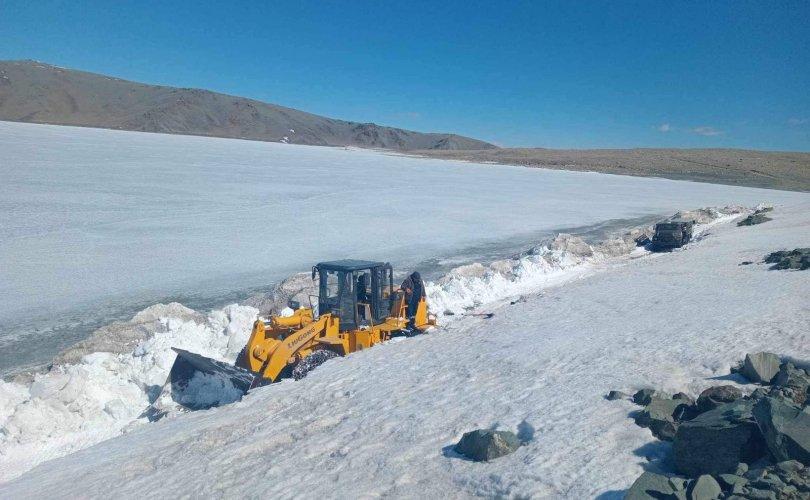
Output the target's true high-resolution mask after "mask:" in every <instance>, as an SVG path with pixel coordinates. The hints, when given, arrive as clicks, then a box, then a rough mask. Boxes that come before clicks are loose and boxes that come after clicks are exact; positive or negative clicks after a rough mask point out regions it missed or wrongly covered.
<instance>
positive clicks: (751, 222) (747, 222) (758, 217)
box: [737, 212, 773, 226]
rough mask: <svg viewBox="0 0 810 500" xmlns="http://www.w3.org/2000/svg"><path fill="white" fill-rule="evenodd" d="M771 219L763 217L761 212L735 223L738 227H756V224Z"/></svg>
mask: <svg viewBox="0 0 810 500" xmlns="http://www.w3.org/2000/svg"><path fill="white" fill-rule="evenodd" d="M770 220H773V219H771V218H770V217H767V216H765V214H764V213H762V212H755V213H753V214H751V215H749V216H748V217H746V218H745V219H743V220H741V221H740V222H738V223H737V225H738V226H756V225H757V224H762V223H763V222H768V221H770Z"/></svg>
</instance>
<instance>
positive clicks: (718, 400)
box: [697, 385, 742, 413]
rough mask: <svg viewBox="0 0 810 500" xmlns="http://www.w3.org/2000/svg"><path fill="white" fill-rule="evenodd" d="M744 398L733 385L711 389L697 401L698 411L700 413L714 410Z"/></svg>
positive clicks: (703, 393) (702, 393) (701, 394)
mask: <svg viewBox="0 0 810 500" xmlns="http://www.w3.org/2000/svg"><path fill="white" fill-rule="evenodd" d="M741 397H742V391H740V390H739V389H738V388H736V387H734V386H733V385H718V386H715V387H709V388H708V389H706V390H705V391H703V392H701V393H700V396H698V399H697V410H698V411H699V412H700V413H705V412H707V411H711V410H714V409H715V408H717V407H718V406H720V405H724V404H726V403H731V402H733V401H736V400H738V399H740V398H741Z"/></svg>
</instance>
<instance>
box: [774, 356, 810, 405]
mask: <svg viewBox="0 0 810 500" xmlns="http://www.w3.org/2000/svg"><path fill="white" fill-rule="evenodd" d="M771 383H772V384H773V385H774V386H777V387H784V388H787V389H791V393H792V394H791V398H790V399H792V400H793V402H794V403H796V404H798V405H803V404H805V403H806V402H807V400H808V392H810V375H808V373H807V372H806V371H805V370H802V369H801V368H796V367H795V366H793V363H789V362H788V363H782V366H780V367H779V373H777V374H776V376H775V377H774V378H773V380H772V381H771Z"/></svg>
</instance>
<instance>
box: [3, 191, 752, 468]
mask: <svg viewBox="0 0 810 500" xmlns="http://www.w3.org/2000/svg"><path fill="white" fill-rule="evenodd" d="M741 213H744V209H741V208H738V207H729V208H726V209H721V210H715V209H704V210H702V211H697V212H693V213H691V214H692V216H696V214H699V216H700V218H699V220H700V221H701V222H702V223H706V224H711V223H714V222H716V221H722V220H728V218H729V217H731V218H733V217H736V216H739V214H741ZM679 215H680V216H684V215H688V214H683V213H682V214H679ZM703 227H706V226H698V229H697V231H696V234H698V233H699V232H700V231H701V228H703ZM640 232H641V230H638V229H636V230H633V231H630V232H628V233H625V234H623V235H622V236H621V237H617V238H613V239H609V240H607V241H605V242H602V243H600V244H595V245H590V244H588V243H586V242H584V241H583V240H581V239H580V238H577V237H575V236H571V235H568V234H560V235H558V236H557V237H556V238H555V239H554V240H553V241H551V242H550V243H548V244H545V245H540V246H537V247H535V248H532V249H531V250H530V251H528V252H527V253H526V254H525V255H522V256H519V257H517V258H515V259H512V260H502V261H496V262H493V263H491V264H488V265H486V266H485V265H483V264H481V263H474V264H470V265H466V266H462V267H459V268H456V269H454V270H453V271H452V272H451V273H450V274H449V275H447V276H445V277H443V278H442V279H440V280H439V281H438V282H436V283H427V284H426V290H427V294H428V301H429V305H430V308H431V310H432V311H436V312H439V313H442V312H448V313H450V312H452V313H455V314H458V313H461V312H463V311H465V310H467V309H470V308H473V307H475V306H478V305H481V304H492V303H494V302H497V301H499V300H503V299H506V298H509V297H512V296H515V295H519V294H525V293H534V292H537V291H539V290H542V289H544V288H547V287H549V286H553V285H559V284H562V283H565V282H568V281H571V280H574V279H578V278H581V277H583V276H586V275H588V274H590V273H592V272H594V271H595V270H597V269H603V268H605V267H606V265H609V264H611V263H615V262H616V258H617V257H618V258H620V259H621V258H622V257H626V256H629V255H635V256H640V255H642V254H644V253H645V251H644V250H643V249H639V248H637V247H636V243H635V238H636V237H637V236H638V235H639V234H640ZM300 276H301V275H295V276H294V277H292V278H290V279H289V280H286V281H285V282H284V283H288V282H294V283H299V282H300V281H301V280H299V279H298V278H300ZM309 283H310V284H311V278H310V279H309ZM299 286H300V284H298V285H296V286H288V287H287V288H290V287H291V289H292V290H293V292H295V293H298V292H296V291H297V290H298V287H299ZM282 288H283V287H282ZM292 312H293V311H292V310H291V309H289V308H284V309H282V311H281V314H282V316H283V315H290V314H292ZM258 313H259V310H257V309H255V308H253V307H247V306H237V305H231V306H228V307H226V308H224V309H222V310H216V311H213V312H211V313H210V314H209V315H208V316H207V317H205V316H203V315H201V314H200V313H197V312H195V311H193V310H191V309H188V308H186V307H183V306H182V305H180V304H168V305H164V304H158V305H154V306H151V307H149V308H147V309H145V310H144V311H141V312H139V313H138V314H136V315H135V316H134V317H133V319H132V320H131V321H129V322H125V323H117V324H115V326H116V328H114V329H109V328H102V329H100V330H99V333H98V334H96V335H94V336H93V337H91V338H90V339H88V341H85V342H82V343H80V345H79V347H77V348H75V349H72V350H69V353H71V354H70V355H62V356H60V359H73V360H75V362H73V363H66V364H63V365H58V366H56V367H55V368H54V369H53V370H51V371H50V372H48V373H44V374H38V375H36V376H35V378H34V380H33V382H32V383H30V384H29V385H27V386H26V385H24V384H18V383H7V382H0V428H2V429H3V433H2V434H0V456H1V457H3V460H2V465H0V481H3V480H8V479H10V478H13V477H14V476H16V475H18V474H21V473H22V472H24V471H25V470H27V469H29V468H31V467H33V466H34V465H36V464H37V463H40V462H42V461H44V460H48V459H51V458H55V457H58V456H61V455H65V454H68V453H72V452H74V451H76V450H79V449H82V448H85V447H87V446H90V445H92V444H95V443H97V442H100V441H102V440H105V439H109V438H111V437H114V436H116V435H119V434H121V433H122V432H126V431H127V430H129V429H131V428H132V427H133V426H135V425H139V424H143V423H146V422H147V419H146V418H145V417H144V416H143V412H144V410H145V409H146V408H147V407H148V406H149V405H150V404H153V405H154V406H155V407H156V408H159V409H161V410H166V411H170V412H171V411H173V410H176V409H177V405H176V403H178V402H173V401H171V394H170V393H163V394H160V389H161V386H162V385H163V384H164V382H165V381H166V378H167V376H168V373H169V370H170V369H171V366H172V363H173V362H174V359H175V354H174V352H173V351H172V350H171V347H179V348H182V349H186V350H190V351H192V352H196V353H199V354H202V355H204V356H208V357H212V358H214V359H219V360H223V361H227V362H233V361H234V360H235V359H236V356H237V354H238V353H239V351H240V350H241V349H242V348H243V347H244V345H245V344H246V343H247V340H248V336H249V334H250V330H251V327H252V324H253V321H254V320H255V319H256V317H257V314H258ZM448 320H449V318H445V319H443V323H447V321H448ZM130 332H135V333H134V334H131V335H129V334H127V335H123V333H130ZM115 334H119V335H121V338H120V339H119V344H118V345H116V344H115V339H113V338H110V336H111V335H115ZM133 338H134V339H138V340H139V342H138V343H137V345H136V346H135V347H134V349H133V348H132V346H131V345H130V344H131V342H132V339H133ZM94 346H95V347H98V348H103V349H104V350H106V351H109V352H94V353H89V354H88V350H89V349H92V348H93V347H94ZM128 346H129V347H128ZM127 348H128V349H129V351H127ZM79 354H81V355H82V356H80V357H79ZM240 396H241V393H240V392H239V391H238V390H236V389H234V388H233V387H232V386H231V385H230V384H229V383H227V381H225V380H223V379H221V378H218V377H215V376H210V375H205V374H197V375H196V376H195V377H194V378H193V379H192V380H191V381H190V383H189V386H188V388H187V390H186V391H185V392H184V394H183V397H184V400H182V401H179V403H180V404H184V405H187V406H210V405H219V404H227V403H232V402H234V401H237V400H238V399H239V398H240ZM156 398H158V400H157V401H156Z"/></svg>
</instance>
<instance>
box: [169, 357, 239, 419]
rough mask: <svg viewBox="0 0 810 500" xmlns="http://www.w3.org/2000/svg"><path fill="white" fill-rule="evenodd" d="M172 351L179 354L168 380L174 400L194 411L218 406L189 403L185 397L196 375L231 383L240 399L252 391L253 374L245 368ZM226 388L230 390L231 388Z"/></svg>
mask: <svg viewBox="0 0 810 500" xmlns="http://www.w3.org/2000/svg"><path fill="white" fill-rule="evenodd" d="M172 350H173V351H174V352H176V353H177V359H175V361H174V365H172V369H171V371H170V372H169V380H168V382H169V384H171V393H172V399H173V400H174V401H176V402H178V403H181V404H183V405H184V406H186V407H188V408H190V409H192V410H198V409H202V408H204V407H211V406H216V404H213V405H212V404H207V403H195V402H193V401H189V400H188V398H187V397H183V396H184V392H185V391H186V388H187V387H188V384H189V382H190V381H191V379H192V378H194V375H195V374H197V373H199V372H202V373H204V374H208V375H211V376H213V377H215V378H217V379H220V380H221V381H222V382H223V384H227V383H230V385H231V386H233V390H234V391H237V392H238V393H240V397H241V396H244V395H245V394H247V392H248V389H250V386H251V384H253V379H254V375H253V373H251V372H250V371H248V370H245V369H244V368H239V367H236V366H233V365H230V364H228V363H224V362H222V361H217V360H215V359H211V358H206V357H205V356H200V355H199V354H195V353H193V352H189V351H185V350H183V349H177V348H175V347H172ZM225 387H227V388H228V389H229V390H230V387H228V386H225ZM195 406H196V407H195Z"/></svg>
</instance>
